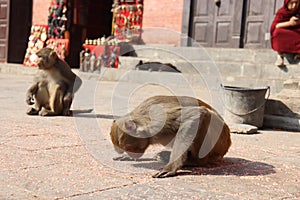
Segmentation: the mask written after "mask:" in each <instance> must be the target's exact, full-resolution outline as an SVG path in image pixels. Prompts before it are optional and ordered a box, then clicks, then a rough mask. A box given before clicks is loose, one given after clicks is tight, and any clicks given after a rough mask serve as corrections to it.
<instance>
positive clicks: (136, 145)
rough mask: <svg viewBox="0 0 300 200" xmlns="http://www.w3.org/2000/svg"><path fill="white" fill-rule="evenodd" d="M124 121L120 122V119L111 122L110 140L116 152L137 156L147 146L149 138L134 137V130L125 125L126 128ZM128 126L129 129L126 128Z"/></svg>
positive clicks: (139, 155)
mask: <svg viewBox="0 0 300 200" xmlns="http://www.w3.org/2000/svg"><path fill="white" fill-rule="evenodd" d="M125 123H126V122H123V123H122V122H120V121H119V122H116V121H114V122H113V124H112V127H111V132H110V137H111V141H112V143H113V145H114V148H115V151H116V152H118V153H123V152H126V153H127V154H128V155H129V156H130V157H133V158H139V157H141V156H142V155H143V154H144V152H145V150H146V149H147V147H148V146H149V139H148V138H139V137H134V134H135V131H136V130H133V129H132V128H133V127H127V129H126V125H125ZM122 125H124V126H122ZM121 127H122V128H121ZM124 128H125V129H124ZM128 128H130V130H128Z"/></svg>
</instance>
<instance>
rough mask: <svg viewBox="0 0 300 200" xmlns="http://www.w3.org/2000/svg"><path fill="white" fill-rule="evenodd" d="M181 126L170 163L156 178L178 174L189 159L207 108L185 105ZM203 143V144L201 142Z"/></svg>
mask: <svg viewBox="0 0 300 200" xmlns="http://www.w3.org/2000/svg"><path fill="white" fill-rule="evenodd" d="M179 117H180V119H181V124H180V127H179V129H178V131H177V134H176V136H175V141H174V144H173V147H172V152H171V156H170V160H169V163H168V164H167V165H166V166H165V167H164V168H163V169H162V170H161V171H160V172H158V173H157V174H155V175H154V176H153V177H154V178H165V177H169V176H174V175H176V172H177V170H178V169H180V168H181V167H182V166H183V165H184V163H185V162H186V161H187V159H188V152H189V149H190V147H191V146H192V145H194V144H193V142H194V139H195V138H196V136H197V134H198V129H199V127H201V125H202V122H203V120H204V118H205V117H207V110H206V109H203V108H201V107H185V108H182V111H181V116H179ZM200 145H201V144H200Z"/></svg>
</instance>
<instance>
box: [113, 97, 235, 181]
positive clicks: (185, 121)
mask: <svg viewBox="0 0 300 200" xmlns="http://www.w3.org/2000/svg"><path fill="white" fill-rule="evenodd" d="M110 138H111V142H112V144H113V145H114V149H115V151H116V152H117V153H119V154H122V153H124V152H126V153H127V154H128V155H129V156H130V157H132V158H139V157H141V156H142V155H143V154H144V152H145V151H146V149H147V148H148V147H149V146H150V145H154V144H161V145H163V146H169V145H170V146H171V147H172V151H171V154H170V159H169V161H168V163H167V164H166V165H165V166H164V167H163V169H161V170H160V171H159V172H158V173H156V174H154V175H153V177H154V178H165V177H170V176H175V175H176V174H177V170H179V169H181V168H182V167H184V166H202V165H205V164H208V163H213V162H215V161H217V160H219V159H222V158H223V156H224V155H225V154H226V153H227V151H228V149H229V147H230V145H231V138H230V129H229V127H228V125H227V124H226V123H225V122H224V120H223V118H222V117H221V116H220V114H218V112H217V111H216V110H215V109H213V108H212V107H211V106H210V105H208V104H207V103H205V102H203V101H201V100H200V99H197V98H194V97H189V96H153V97H150V98H148V99H146V100H145V101H143V102H142V103H141V104H140V105H138V106H137V107H136V108H134V109H133V110H132V111H131V112H129V113H128V114H126V115H124V116H122V117H120V118H118V119H115V120H114V121H113V122H112V126H111V130H110Z"/></svg>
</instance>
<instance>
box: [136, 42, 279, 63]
mask: <svg viewBox="0 0 300 200" xmlns="http://www.w3.org/2000/svg"><path fill="white" fill-rule="evenodd" d="M133 48H134V49H135V52H136V54H137V55H138V57H144V58H152V59H162V60H187V61H194V60H198V61H199V60H201V61H208V60H209V61H223V62H226V61H228V62H239V63H241V62H242V63H260V64H264V63H268V64H270V63H272V64H273V63H274V62H275V60H276V56H277V53H276V52H274V51H273V50H272V49H235V48H204V47H174V46H150V45H133Z"/></svg>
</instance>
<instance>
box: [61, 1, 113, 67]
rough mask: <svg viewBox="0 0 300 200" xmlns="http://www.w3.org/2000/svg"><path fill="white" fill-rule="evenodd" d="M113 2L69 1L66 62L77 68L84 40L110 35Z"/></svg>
mask: <svg viewBox="0 0 300 200" xmlns="http://www.w3.org/2000/svg"><path fill="white" fill-rule="evenodd" d="M112 4H113V0H70V1H69V5H68V6H69V8H68V10H69V14H68V16H69V17H68V18H69V22H68V23H69V24H68V27H69V28H68V29H69V31H70V49H69V55H68V56H67V58H66V61H67V62H68V63H69V64H70V66H72V67H74V68H78V67H79V53H80V51H81V50H82V48H83V47H82V45H83V44H84V42H85V40H86V39H97V38H101V37H103V36H106V37H108V36H110V35H111V27H112V12H111V9H112Z"/></svg>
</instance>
